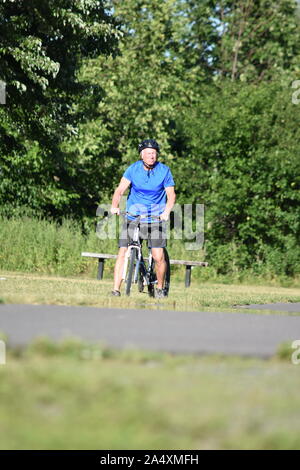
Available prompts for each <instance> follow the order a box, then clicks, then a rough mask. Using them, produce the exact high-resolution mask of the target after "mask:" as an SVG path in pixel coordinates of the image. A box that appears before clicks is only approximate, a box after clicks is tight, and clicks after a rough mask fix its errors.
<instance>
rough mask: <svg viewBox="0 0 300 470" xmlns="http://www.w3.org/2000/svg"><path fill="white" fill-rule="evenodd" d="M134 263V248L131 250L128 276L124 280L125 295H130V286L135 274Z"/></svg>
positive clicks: (135, 259)
mask: <svg viewBox="0 0 300 470" xmlns="http://www.w3.org/2000/svg"><path fill="white" fill-rule="evenodd" d="M136 261H137V258H136V250H135V249H134V248H131V252H130V260H129V268H128V275H127V278H126V289H125V293H126V295H130V290H131V285H132V281H133V276H134V272H135V265H136Z"/></svg>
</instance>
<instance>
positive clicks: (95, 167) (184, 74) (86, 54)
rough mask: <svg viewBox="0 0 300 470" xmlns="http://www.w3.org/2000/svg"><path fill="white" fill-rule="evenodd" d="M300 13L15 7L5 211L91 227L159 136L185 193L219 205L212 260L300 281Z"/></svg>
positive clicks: (2, 110) (121, 5) (173, 5)
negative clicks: (144, 145)
mask: <svg viewBox="0 0 300 470" xmlns="http://www.w3.org/2000/svg"><path fill="white" fill-rule="evenodd" d="M298 7H299V6H298ZM299 18H300V17H299V8H298V9H297V3H296V2H295V1H294V0H280V1H275V0H259V1H254V0H247V2H245V1H240V0H239V1H231V0H203V1H201V2H196V1H194V0H164V1H161V2H157V1H155V0H138V1H134V0H122V1H121V0H110V1H96V0H77V1H75V2H71V0H59V1H54V0H39V1H38V0H30V1H25V0H20V1H18V2H13V1H6V2H2V3H1V5H0V30H1V43H0V59H1V72H0V75H1V76H0V79H2V80H4V81H5V82H6V83H7V104H6V105H5V106H3V105H1V106H0V213H2V214H3V215H8V216H9V215H13V214H15V215H17V214H22V212H23V208H24V207H26V213H27V212H28V215H46V216H49V215H50V216H52V217H54V218H56V219H58V220H60V221H61V220H62V218H63V217H64V216H72V217H75V218H77V219H80V220H81V222H82V224H83V225H84V227H85V228H86V230H87V231H88V227H90V226H91V224H92V223H93V222H91V216H92V217H94V215H95V211H96V208H97V204H98V203H99V202H108V201H109V200H110V199H111V196H112V193H113V191H114V188H115V186H116V185H117V183H118V181H119V179H120V177H121V176H122V173H123V170H124V169H125V168H126V166H127V165H128V164H129V163H131V162H133V161H135V160H136V159H137V158H138V155H137V143H138V142H139V141H140V140H141V139H143V138H145V137H154V138H156V139H157V140H158V141H159V142H160V144H161V147H162V154H161V159H162V161H165V162H166V163H167V164H168V165H170V167H171V169H172V172H173V174H174V177H175V182H176V191H177V195H178V202H180V203H192V202H202V203H204V204H205V207H206V233H205V238H206V245H205V249H206V253H207V257H208V261H209V262H210V265H211V267H212V269H215V270H216V271H217V273H219V274H220V273H224V274H225V273H232V274H237V275H239V273H241V271H242V270H243V269H245V268H247V269H252V270H253V272H254V273H255V274H257V275H260V274H263V275H264V274H266V273H270V272H272V273H274V275H280V276H294V275H297V274H298V273H299V269H300V268H299V265H300V254H299V248H298V245H299V235H300V234H299V215H300V214H299V173H300V172H299V170H300V169H299V157H298V155H299V144H298V142H299V135H298V134H299V110H298V107H297V106H296V105H294V104H293V103H292V99H291V98H292V89H291V84H292V82H293V81H294V80H296V79H297V78H299V77H298V75H299V71H300V69H299V57H300V49H299V48H300V23H299ZM116 40H118V44H116ZM116 46H117V47H118V49H117V47H116ZM117 51H118V53H117Z"/></svg>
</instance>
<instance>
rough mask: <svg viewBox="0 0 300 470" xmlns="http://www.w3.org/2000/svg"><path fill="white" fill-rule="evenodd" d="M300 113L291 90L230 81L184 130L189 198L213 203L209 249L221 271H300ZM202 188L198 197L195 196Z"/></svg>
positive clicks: (215, 91) (212, 91)
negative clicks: (249, 269) (251, 268)
mask: <svg viewBox="0 0 300 470" xmlns="http://www.w3.org/2000/svg"><path fill="white" fill-rule="evenodd" d="M299 121H300V113H299V110H298V108H297V107H296V106H295V105H293V104H292V102H291V92H290V91H289V89H288V85H287V84H283V85H280V84H278V83H276V82H275V83H268V84H260V85H248V86H247V87H246V86H245V85H243V84H240V85H238V84H236V83H232V82H231V81H228V82H225V81H222V84H221V85H220V84H219V85H217V86H215V87H211V88H210V89H209V90H208V92H207V93H206V94H205V95H204V96H203V100H202V102H201V106H199V107H198V108H197V109H195V110H194V112H193V113H189V115H187V116H186V117H185V121H184V123H183V124H182V126H183V133H184V134H185V135H186V136H188V137H187V142H188V145H189V147H188V150H189V154H190V158H189V159H187V160H184V161H180V162H178V164H179V165H180V173H181V175H182V180H183V181H185V183H183V195H181V200H182V201H183V200H185V199H189V200H193V201H194V202H196V201H197V200H198V201H199V198H201V201H204V202H205V204H206V224H207V225H206V228H207V232H206V239H207V243H206V248H207V251H208V254H209V261H211V262H212V263H213V264H215V263H216V265H217V266H218V269H219V271H220V272H225V271H227V270H228V269H229V267H230V265H231V262H232V260H237V259H238V264H236V261H235V266H234V267H233V266H232V265H231V268H230V270H234V269H242V268H243V267H246V266H248V267H250V266H253V264H255V265H256V266H257V269H258V270H260V268H259V267H264V268H265V267H266V266H267V265H270V266H272V270H274V272H276V273H279V272H282V273H285V274H287V275H293V274H296V273H299V270H300V253H299V247H298V240H299V236H300V209H299V208H300V204H299V202H300V192H299V189H300V161H299V150H300V149H299V137H300V136H299V135H298V134H299ZM195 187H197V191H195Z"/></svg>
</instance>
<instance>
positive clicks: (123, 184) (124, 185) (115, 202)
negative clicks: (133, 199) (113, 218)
mask: <svg viewBox="0 0 300 470" xmlns="http://www.w3.org/2000/svg"><path fill="white" fill-rule="evenodd" d="M130 184H131V181H129V180H128V179H127V178H124V176H123V177H122V178H121V181H120V184H119V186H118V187H117V189H116V190H115V192H114V195H113V198H112V202H111V209H110V212H111V213H112V214H119V213H120V209H119V204H120V200H121V197H122V196H123V194H124V193H125V191H126V189H128V188H129V186H130Z"/></svg>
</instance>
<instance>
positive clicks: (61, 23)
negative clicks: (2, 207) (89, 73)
mask: <svg viewBox="0 0 300 470" xmlns="http://www.w3.org/2000/svg"><path fill="white" fill-rule="evenodd" d="M106 7H107V4H106V2H105V1H98V0H75V1H71V0H19V1H18V2H15V1H13V0H7V1H3V2H2V3H1V5H0V37H1V43H0V60H1V71H0V74H1V77H0V79H1V80H3V81H4V82H5V83H6V93H7V96H6V105H2V106H1V107H0V158H1V189H0V194H1V196H0V197H1V202H2V204H3V203H7V202H11V203H13V204H15V203H17V204H22V203H27V204H30V205H35V206H36V207H38V206H41V207H42V206H43V207H44V208H47V207H48V208H49V209H50V207H51V206H52V208H55V207H56V208H59V207H60V209H61V210H62V208H63V206H65V205H66V204H67V203H68V200H69V199H72V198H73V199H74V198H75V199H76V197H77V195H76V189H75V190H74V188H72V182H71V179H72V178H71V177H70V175H69V174H68V164H67V163H66V161H65V158H64V155H63V154H62V152H61V147H60V146H61V143H62V142H63V141H64V140H65V139H66V137H68V136H70V135H72V134H75V133H76V132H77V126H78V123H79V122H80V121H82V120H84V119H87V117H88V116H89V115H90V114H91V113H92V112H93V108H94V107H95V105H94V103H95V100H92V99H91V97H92V96H93V97H94V96H95V95H96V96H97V98H98V99H100V98H99V97H100V96H101V93H100V92H101V91H100V90H99V87H98V89H96V88H95V87H93V86H91V85H90V84H88V83H79V81H78V79H77V74H78V71H79V69H80V66H81V64H82V62H83V60H84V59H85V58H87V57H97V56H99V55H101V54H108V53H110V52H112V49H113V47H115V44H116V39H117V37H118V31H117V28H116V24H115V22H114V20H113V18H112V16H111V14H110V12H109V10H108V9H107V8H106ZM83 97H85V100H86V101H87V102H88V103H86V104H89V105H90V106H92V109H91V108H89V110H88V114H87V115H85V114H84V111H85V110H86V109H85V108H84V106H83V107H82V109H78V107H77V108H76V105H77V104H78V102H79V101H81V103H83V102H84V99H83Z"/></svg>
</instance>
